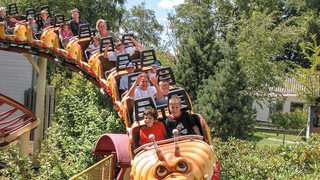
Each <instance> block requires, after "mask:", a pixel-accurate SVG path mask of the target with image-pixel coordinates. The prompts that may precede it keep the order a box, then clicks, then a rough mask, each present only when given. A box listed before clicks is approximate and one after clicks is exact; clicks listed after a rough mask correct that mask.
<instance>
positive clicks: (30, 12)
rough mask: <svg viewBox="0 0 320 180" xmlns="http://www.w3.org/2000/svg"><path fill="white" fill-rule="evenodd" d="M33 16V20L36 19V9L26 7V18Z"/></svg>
mask: <svg viewBox="0 0 320 180" xmlns="http://www.w3.org/2000/svg"><path fill="white" fill-rule="evenodd" d="M29 15H30V16H33V18H34V19H35V20H38V19H37V17H36V10H35V9H34V8H28V9H26V19H27V18H28V16H29Z"/></svg>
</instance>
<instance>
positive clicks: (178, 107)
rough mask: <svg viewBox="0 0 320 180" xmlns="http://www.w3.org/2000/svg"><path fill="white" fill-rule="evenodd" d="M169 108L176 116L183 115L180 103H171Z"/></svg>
mask: <svg viewBox="0 0 320 180" xmlns="http://www.w3.org/2000/svg"><path fill="white" fill-rule="evenodd" d="M169 110H170V113H171V114H172V115H173V116H174V117H179V116H180V115H181V105H180V104H170V105H169Z"/></svg>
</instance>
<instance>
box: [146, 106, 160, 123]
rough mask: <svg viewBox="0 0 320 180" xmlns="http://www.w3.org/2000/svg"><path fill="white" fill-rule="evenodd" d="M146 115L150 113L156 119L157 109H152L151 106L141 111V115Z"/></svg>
mask: <svg viewBox="0 0 320 180" xmlns="http://www.w3.org/2000/svg"><path fill="white" fill-rule="evenodd" d="M146 115H150V116H151V117H153V118H154V120H157V119H158V111H157V110H155V109H153V108H150V109H146V110H144V111H143V116H146Z"/></svg>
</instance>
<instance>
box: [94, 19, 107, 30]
mask: <svg viewBox="0 0 320 180" xmlns="http://www.w3.org/2000/svg"><path fill="white" fill-rule="evenodd" d="M101 23H105V24H106V26H107V22H106V21H105V20H104V19H99V20H98V21H97V22H96V30H98V31H99V25H100V24H101ZM106 28H108V27H106Z"/></svg>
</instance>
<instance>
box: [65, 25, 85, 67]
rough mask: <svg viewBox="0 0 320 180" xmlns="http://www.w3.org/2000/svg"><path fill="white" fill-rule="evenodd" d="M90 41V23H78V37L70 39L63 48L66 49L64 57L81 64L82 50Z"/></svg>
mask: <svg viewBox="0 0 320 180" xmlns="http://www.w3.org/2000/svg"><path fill="white" fill-rule="evenodd" d="M90 41H91V29H90V24H88V23H86V24H80V25H79V34H78V37H75V38H73V39H71V40H70V42H69V43H68V45H67V47H66V48H65V50H67V51H68V54H67V55H66V58H67V59H68V60H70V61H73V62H75V63H76V64H78V65H80V66H83V65H82V62H83V58H84V57H85V56H84V50H85V49H86V48H87V47H88V46H89V43H90Z"/></svg>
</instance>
